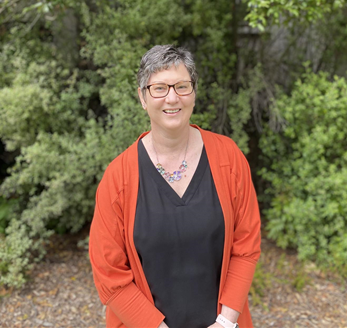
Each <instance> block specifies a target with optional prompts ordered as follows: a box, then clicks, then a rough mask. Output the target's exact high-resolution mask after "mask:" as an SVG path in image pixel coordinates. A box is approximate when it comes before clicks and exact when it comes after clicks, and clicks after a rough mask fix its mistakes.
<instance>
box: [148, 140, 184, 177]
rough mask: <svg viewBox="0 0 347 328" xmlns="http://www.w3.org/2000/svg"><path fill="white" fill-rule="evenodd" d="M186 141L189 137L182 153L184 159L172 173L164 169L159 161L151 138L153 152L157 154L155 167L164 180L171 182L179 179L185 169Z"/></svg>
mask: <svg viewBox="0 0 347 328" xmlns="http://www.w3.org/2000/svg"><path fill="white" fill-rule="evenodd" d="M188 143H189V138H188V141H187V146H186V151H185V154H184V160H183V161H182V164H181V165H180V167H179V168H178V170H177V171H174V173H170V172H167V171H165V169H164V167H163V166H162V165H161V164H160V163H159V160H158V154H157V151H156V150H155V147H154V144H153V138H152V145H153V149H154V152H155V154H156V156H157V161H158V163H157V165H156V166H155V167H156V169H157V171H158V172H159V173H160V174H161V175H162V177H163V178H164V179H165V180H166V181H169V182H170V183H173V182H175V181H180V180H181V179H182V173H184V172H186V171H187V168H188V163H187V161H186V156H187V150H188ZM185 177H186V175H185Z"/></svg>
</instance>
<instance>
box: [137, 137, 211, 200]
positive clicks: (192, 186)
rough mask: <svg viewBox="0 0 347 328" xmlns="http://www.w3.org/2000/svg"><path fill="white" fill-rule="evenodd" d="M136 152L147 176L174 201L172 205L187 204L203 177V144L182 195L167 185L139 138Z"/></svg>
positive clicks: (204, 158) (204, 151)
mask: <svg viewBox="0 0 347 328" xmlns="http://www.w3.org/2000/svg"><path fill="white" fill-rule="evenodd" d="M138 152H139V156H142V159H143V163H144V168H145V170H146V172H147V173H148V175H149V177H151V178H152V179H153V180H154V181H155V183H156V184H157V186H158V188H159V189H160V191H161V192H162V193H163V194H165V195H166V196H167V198H169V199H170V200H171V201H172V202H173V203H174V205H176V206H185V205H187V204H188V203H189V201H190V200H191V199H192V197H193V195H194V194H195V192H196V190H197V189H198V187H199V184H200V182H201V180H202V178H203V175H204V173H205V171H206V168H207V165H208V159H207V154H206V150H205V146H203V148H202V152H201V155H200V159H199V163H198V165H197V167H196V170H195V172H194V174H193V177H192V179H191V180H190V182H189V184H188V186H187V188H186V190H185V191H184V193H183V195H182V197H180V196H179V195H178V194H177V192H176V191H175V190H174V189H173V188H172V187H171V186H170V185H169V183H167V182H166V181H165V179H164V178H163V177H162V176H161V174H160V173H159V172H158V171H157V169H156V167H155V166H154V165H153V162H152V160H151V158H150V157H149V155H148V153H147V150H146V148H145V146H144V144H143V142H142V140H141V139H140V140H139V143H138ZM173 183H175V182H173Z"/></svg>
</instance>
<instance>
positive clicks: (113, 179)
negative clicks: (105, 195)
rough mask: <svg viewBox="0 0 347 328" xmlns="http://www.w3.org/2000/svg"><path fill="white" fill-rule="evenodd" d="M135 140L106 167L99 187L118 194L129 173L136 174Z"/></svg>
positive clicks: (129, 176)
mask: <svg viewBox="0 0 347 328" xmlns="http://www.w3.org/2000/svg"><path fill="white" fill-rule="evenodd" d="M137 143H138V142H137V141H136V142H134V143H133V144H132V145H131V146H129V147H128V148H127V149H126V150H124V151H123V152H122V153H120V154H119V155H118V156H117V157H116V158H115V159H113V160H112V162H111V163H110V164H109V165H108V166H107V167H106V170H105V171H104V174H103V177H102V179H101V181H100V184H99V188H107V189H108V190H109V191H111V190H112V191H113V192H112V193H115V194H119V192H121V191H122V190H123V189H124V187H125V185H126V184H127V183H128V181H129V179H131V174H136V172H137V171H138V170H137V165H138V160H137Z"/></svg>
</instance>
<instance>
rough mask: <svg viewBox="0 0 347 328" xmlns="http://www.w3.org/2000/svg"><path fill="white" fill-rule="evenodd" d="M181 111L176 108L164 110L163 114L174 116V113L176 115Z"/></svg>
mask: <svg viewBox="0 0 347 328" xmlns="http://www.w3.org/2000/svg"><path fill="white" fill-rule="evenodd" d="M180 110H181V109H180V108H177V109H164V111H163V112H164V113H166V114H175V113H178V112H179V111H180Z"/></svg>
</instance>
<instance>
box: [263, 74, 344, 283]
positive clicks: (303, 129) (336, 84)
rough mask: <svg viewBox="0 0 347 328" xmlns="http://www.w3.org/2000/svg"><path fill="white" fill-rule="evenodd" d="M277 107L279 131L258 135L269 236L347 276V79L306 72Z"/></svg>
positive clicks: (268, 130) (300, 255) (277, 103)
mask: <svg viewBox="0 0 347 328" xmlns="http://www.w3.org/2000/svg"><path fill="white" fill-rule="evenodd" d="M276 106H277V108H278V109H279V111H280V113H281V115H282V116H283V118H284V119H285V121H286V123H285V127H284V128H283V130H282V131H281V133H275V132H273V131H271V130H270V129H269V128H267V129H266V131H265V133H264V134H263V136H262V137H261V140H260V146H261V149H262V151H263V154H264V160H265V167H264V168H263V169H262V170H261V171H260V174H261V175H262V177H263V178H264V179H265V180H267V181H268V182H269V183H270V185H269V186H268V188H267V189H266V193H267V195H269V196H270V197H271V206H270V208H269V209H267V210H266V211H265V215H266V218H267V229H268V231H269V234H268V236H269V237H270V238H273V239H275V240H276V241H277V244H278V245H279V246H281V247H283V248H285V247H295V248H297V249H298V256H299V258H300V259H311V260H315V261H317V263H318V264H320V265H322V266H325V267H328V266H330V267H332V266H333V265H334V266H335V267H336V268H337V269H338V270H339V271H340V273H342V274H344V275H346V276H347V270H346V264H345V263H347V252H346V238H345V236H346V233H347V189H346V186H347V148H346V140H347V125H346V122H347V83H346V80H345V79H343V78H337V77H336V78H335V79H334V81H332V82H330V81H329V80H328V78H327V75H326V74H324V73H320V74H317V75H316V74H312V73H306V74H305V75H304V77H303V79H302V80H299V81H297V82H296V84H295V87H294V90H293V92H292V94H291V95H290V96H286V95H282V96H281V97H279V99H277V100H276Z"/></svg>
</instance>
